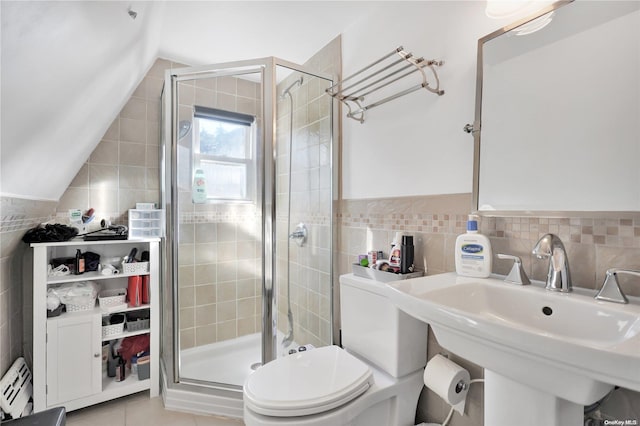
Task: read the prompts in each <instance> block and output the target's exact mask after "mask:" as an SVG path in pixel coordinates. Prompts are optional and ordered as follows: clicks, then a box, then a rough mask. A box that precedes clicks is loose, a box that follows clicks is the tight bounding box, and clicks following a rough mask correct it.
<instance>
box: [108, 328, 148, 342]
mask: <svg viewBox="0 0 640 426" xmlns="http://www.w3.org/2000/svg"><path fill="white" fill-rule="evenodd" d="M149 332H150V330H149V329H148V328H145V329H143V330H136V331H125V332H122V333H120V334H116V335H113V336H108V337H103V338H102V341H103V342H108V341H109V340H116V339H124V338H125V337H132V336H138V335H140V334H149Z"/></svg>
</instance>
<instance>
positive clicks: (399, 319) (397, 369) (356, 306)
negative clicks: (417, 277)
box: [340, 274, 427, 377]
mask: <svg viewBox="0 0 640 426" xmlns="http://www.w3.org/2000/svg"><path fill="white" fill-rule="evenodd" d="M385 291H389V290H388V289H386V285H385V284H384V283H381V282H378V281H374V280H370V279H366V278H360V277H356V276H354V275H353V274H348V275H342V276H340V315H341V322H342V346H343V347H344V348H345V349H347V350H348V351H349V352H352V353H356V354H357V355H359V356H360V357H362V358H365V359H366V360H368V361H371V362H372V363H374V364H375V365H377V366H378V367H380V368H382V369H383V370H385V371H386V372H387V373H389V374H390V375H391V376H393V377H402V376H404V375H407V374H409V373H412V372H414V371H416V370H419V369H421V368H423V367H424V366H425V365H426V364H427V324H426V323H423V322H421V321H418V320H417V319H415V318H413V317H411V316H409V315H407V314H406V313H404V312H403V311H401V310H400V309H398V308H397V307H396V306H395V305H394V304H393V303H392V302H391V301H390V300H389V299H388V298H387V297H386V295H385Z"/></svg>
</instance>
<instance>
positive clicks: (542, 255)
mask: <svg viewBox="0 0 640 426" xmlns="http://www.w3.org/2000/svg"><path fill="white" fill-rule="evenodd" d="M532 253H533V254H534V255H535V256H536V257H537V258H538V259H549V273H548V274H547V285H546V287H545V288H546V289H547V290H550V291H560V292H563V293H568V292H570V291H571V290H572V286H571V275H570V273H569V259H568V258H567V252H566V250H565V248H564V244H562V241H561V240H560V237H558V236H557V235H554V234H545V235H543V236H542V238H540V240H538V243H537V244H536V246H535V247H534V248H533V251H532Z"/></svg>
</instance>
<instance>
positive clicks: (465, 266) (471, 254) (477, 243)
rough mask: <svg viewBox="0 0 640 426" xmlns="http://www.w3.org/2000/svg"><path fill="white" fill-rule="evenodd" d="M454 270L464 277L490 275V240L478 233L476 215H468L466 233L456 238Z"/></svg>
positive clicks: (491, 257) (491, 256)
mask: <svg viewBox="0 0 640 426" xmlns="http://www.w3.org/2000/svg"><path fill="white" fill-rule="evenodd" d="M455 257H456V272H457V274H458V275H462V276H465V277H475V278H487V277H488V276H489V275H491V263H492V260H493V255H492V252H491V241H489V238H487V236H486V235H482V234H480V233H478V216H476V215H469V220H468V221H467V233H466V234H462V235H459V236H458V238H457V239H456V255H455Z"/></svg>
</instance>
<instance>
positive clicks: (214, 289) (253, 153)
mask: <svg viewBox="0 0 640 426" xmlns="http://www.w3.org/2000/svg"><path fill="white" fill-rule="evenodd" d="M332 84H333V83H332V76H328V75H323V74H322V73H318V72H313V71H310V70H307V69H305V68H304V67H301V66H298V65H296V64H292V63H290V62H287V61H283V60H280V59H277V58H264V59H257V60H251V61H241V62H234V63H227V64H217V65H211V66H199V67H189V68H180V69H172V70H168V71H167V73H166V77H165V90H164V93H163V102H162V107H163V113H162V116H163V137H162V140H163V144H164V146H163V149H162V151H161V152H162V153H163V157H164V158H163V159H162V160H163V161H162V163H163V167H162V174H163V176H162V181H163V191H162V192H163V204H164V208H165V210H166V212H167V238H166V245H165V256H164V259H165V265H164V279H163V282H164V286H163V289H162V290H163V295H162V296H163V318H162V327H163V332H162V342H161V346H162V354H161V355H162V356H161V367H162V370H163V375H162V376H163V397H164V399H165V405H167V406H168V407H170V408H178V409H188V410H191V411H196V412H197V411H200V412H208V413H215V414H223V415H230V416H241V414H242V384H243V383H244V381H245V379H246V378H247V376H248V375H249V374H251V372H252V371H253V370H255V369H256V368H259V366H260V365H262V364H264V363H267V362H269V361H271V360H273V359H275V358H276V357H279V356H285V355H287V354H288V353H289V352H290V351H291V350H295V349H297V348H298V347H299V346H301V345H307V344H312V345H314V346H316V347H317V346H324V345H330V344H332V342H333V336H332V329H333V324H332V322H333V318H332V313H333V309H332V300H333V292H332V289H333V285H332V283H333V262H334V259H333V253H334V250H332V249H333V247H334V244H335V241H334V240H335V235H336V232H335V229H334V227H335V224H334V214H333V212H334V201H333V200H334V195H335V190H334V185H335V182H336V179H335V178H334V173H335V168H334V155H336V151H337V150H336V149H334V143H335V141H336V138H334V134H335V130H336V125H335V123H334V120H333V114H332V112H333V108H334V105H333V99H332V98H331V97H330V96H328V95H327V94H326V93H325V90H326V89H327V88H328V87H330V86H331V85H332Z"/></svg>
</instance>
